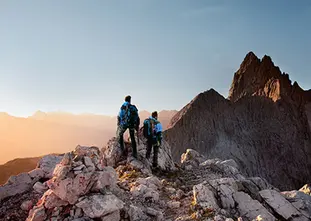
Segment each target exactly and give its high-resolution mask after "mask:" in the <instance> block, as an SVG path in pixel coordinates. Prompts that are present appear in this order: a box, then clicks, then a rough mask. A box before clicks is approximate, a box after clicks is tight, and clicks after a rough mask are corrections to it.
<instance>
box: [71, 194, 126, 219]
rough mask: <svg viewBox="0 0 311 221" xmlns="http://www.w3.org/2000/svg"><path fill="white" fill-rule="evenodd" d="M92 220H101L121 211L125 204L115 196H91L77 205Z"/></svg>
mask: <svg viewBox="0 0 311 221" xmlns="http://www.w3.org/2000/svg"><path fill="white" fill-rule="evenodd" d="M76 206H77V207H79V208H81V209H82V210H83V212H84V213H85V214H86V215H87V216H88V217H90V218H100V217H103V216H106V215H108V214H110V213H113V212H116V211H119V210H120V209H122V208H123V206H124V203H123V202H122V201H121V200H120V199H118V198H117V197H116V196H115V195H112V194H111V195H91V196H88V197H86V198H84V199H82V200H81V201H80V202H78V203H77V204H76Z"/></svg>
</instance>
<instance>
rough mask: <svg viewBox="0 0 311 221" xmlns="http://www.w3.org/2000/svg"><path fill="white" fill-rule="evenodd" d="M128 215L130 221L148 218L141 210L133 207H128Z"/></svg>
mask: <svg viewBox="0 0 311 221" xmlns="http://www.w3.org/2000/svg"><path fill="white" fill-rule="evenodd" d="M128 213H129V218H130V221H141V220H147V219H148V216H147V215H146V214H145V213H144V212H143V210H142V209H141V208H139V207H137V206H134V205H131V206H130V209H129V211H128Z"/></svg>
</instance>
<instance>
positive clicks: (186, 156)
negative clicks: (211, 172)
mask: <svg viewBox="0 0 311 221" xmlns="http://www.w3.org/2000/svg"><path fill="white" fill-rule="evenodd" d="M205 160H206V157H204V156H203V155H201V154H200V153H198V152H197V151H195V150H193V149H187V150H186V152H185V153H183V154H182V155H181V160H180V162H181V165H182V167H183V168H186V169H188V170H189V169H192V167H198V166H199V165H200V164H201V163H203V162H204V161H205Z"/></svg>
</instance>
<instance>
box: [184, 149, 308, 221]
mask: <svg viewBox="0 0 311 221" xmlns="http://www.w3.org/2000/svg"><path fill="white" fill-rule="evenodd" d="M192 151H193V150H192ZM187 152H189V151H187ZM198 160H201V157H199V159H195V158H194V159H192V161H194V162H196V161H198ZM235 166H236V164H235V163H234V161H233V160H232V159H229V160H226V161H220V160H217V159H209V160H206V161H205V162H204V163H201V164H200V165H199V166H197V167H194V168H193V169H192V173H193V171H195V172H194V173H195V174H198V171H200V172H201V174H198V175H196V176H198V177H202V173H203V174H204V173H206V174H208V175H209V176H210V178H209V179H201V180H200V178H199V179H198V180H197V181H196V182H197V183H198V184H194V186H193V199H192V203H191V206H190V208H191V210H192V212H193V213H192V214H191V215H189V216H184V217H182V218H180V219H179V220H193V219H194V218H196V219H202V220H203V219H204V218H205V219H206V220H209V219H208V218H210V219H211V220H213V219H212V218H213V217H214V220H215V217H217V218H219V220H225V219H226V218H225V217H230V218H234V220H236V219H238V218H239V219H240V220H269V221H270V220H271V221H272V220H297V221H299V220H301V221H303V220H309V219H310V215H311V213H310V203H311V198H310V196H309V195H307V194H305V193H304V192H303V191H300V190H299V191H290V192H280V191H279V190H278V189H276V188H274V187H273V186H271V185H269V184H268V183H267V182H266V181H265V180H263V179H261V178H259V177H249V178H247V177H245V176H243V175H242V174H241V173H240V171H239V170H238V168H236V167H235ZM204 171H205V172H204ZM213 173H217V174H218V175H216V174H215V176H214V178H212V177H211V174H213ZM237 174H239V176H237ZM192 180H193V178H192Z"/></svg>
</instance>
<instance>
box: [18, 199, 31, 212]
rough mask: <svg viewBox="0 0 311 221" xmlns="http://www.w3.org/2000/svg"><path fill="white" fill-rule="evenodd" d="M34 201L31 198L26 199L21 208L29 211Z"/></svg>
mask: <svg viewBox="0 0 311 221" xmlns="http://www.w3.org/2000/svg"><path fill="white" fill-rule="evenodd" d="M32 206H33V202H32V201H31V200H26V201H24V202H23V203H22V204H21V209H22V210H25V211H29V210H31V209H32Z"/></svg>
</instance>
